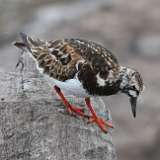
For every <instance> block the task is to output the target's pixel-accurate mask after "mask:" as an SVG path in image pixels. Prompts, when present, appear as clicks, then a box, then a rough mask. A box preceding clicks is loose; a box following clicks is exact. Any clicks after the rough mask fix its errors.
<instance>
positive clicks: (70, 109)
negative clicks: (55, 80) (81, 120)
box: [54, 85, 86, 117]
mask: <svg viewBox="0 0 160 160" xmlns="http://www.w3.org/2000/svg"><path fill="white" fill-rule="evenodd" d="M54 89H55V91H56V93H57V94H58V96H59V97H60V99H61V100H62V102H63V104H64V105H65V106H66V107H67V111H68V112H69V113H76V114H77V115H79V116H82V117H86V115H85V114H84V111H83V109H82V108H78V107H76V106H74V105H73V104H70V103H69V102H68V100H67V99H66V98H65V96H64V95H63V93H62V92H61V89H60V88H59V87H58V86H56V85H55V86H54Z"/></svg>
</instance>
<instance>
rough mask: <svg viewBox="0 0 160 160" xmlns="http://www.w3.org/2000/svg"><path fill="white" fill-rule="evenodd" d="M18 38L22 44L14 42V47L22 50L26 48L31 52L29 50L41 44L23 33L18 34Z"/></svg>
mask: <svg viewBox="0 0 160 160" xmlns="http://www.w3.org/2000/svg"><path fill="white" fill-rule="evenodd" d="M20 37H21V39H22V42H15V43H14V45H15V46H16V47H18V48H20V49H22V50H25V49H26V48H27V49H28V50H29V51H30V52H31V49H32V48H34V47H38V46H40V45H41V44H42V41H40V40H33V39H32V38H31V37H29V36H27V35H26V34H25V33H22V32H21V33H20Z"/></svg>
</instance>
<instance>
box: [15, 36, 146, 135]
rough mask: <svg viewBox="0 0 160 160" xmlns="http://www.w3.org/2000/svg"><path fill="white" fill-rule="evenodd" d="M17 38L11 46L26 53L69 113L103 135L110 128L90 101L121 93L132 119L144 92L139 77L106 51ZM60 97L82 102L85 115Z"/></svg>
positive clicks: (73, 42) (85, 44)
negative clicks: (125, 96)
mask: <svg viewBox="0 0 160 160" xmlns="http://www.w3.org/2000/svg"><path fill="white" fill-rule="evenodd" d="M20 37H21V41H16V42H15V43H14V45H15V46H16V47H18V48H20V49H22V50H23V51H26V52H28V53H29V55H30V57H31V58H32V59H33V60H34V61H35V63H36V66H37V69H38V70H39V72H40V73H42V74H43V75H44V77H45V78H46V79H47V80H48V81H49V82H51V83H52V84H53V89H54V90H55V91H56V93H57V95H58V97H59V98H60V99H61V101H62V102H63V104H64V105H65V106H66V109H67V111H68V112H69V113H73V114H76V115H77V116H81V117H84V118H86V117H87V118H88V119H89V122H90V123H95V124H96V125H97V126H98V127H99V128H100V129H101V130H102V131H103V132H105V133H107V132H108V130H109V128H113V124H112V123H111V122H109V121H105V120H104V119H103V118H102V117H100V116H98V114H97V113H96V111H95V109H94V106H93V105H92V103H91V97H100V96H111V95H115V94H118V93H123V94H125V95H127V96H128V97H129V101H130V104H131V110H132V114H133V117H136V106H137V99H138V97H139V95H140V94H141V93H142V91H143V89H144V84H143V79H142V76H141V74H140V73H139V72H138V71H137V70H136V69H133V68H130V67H125V66H122V65H120V64H119V62H118V60H117V58H116V57H115V55H114V54H113V53H112V52H111V51H110V50H108V49H106V48H105V47H103V46H102V45H101V44H99V43H96V42H93V41H91V40H84V39H80V38H64V39H60V40H49V41H47V40H41V39H35V38H33V37H30V36H28V35H26V34H25V33H20ZM64 93H68V94H70V95H74V96H76V97H81V98H84V101H85V104H86V106H87V108H88V110H89V114H88V115H86V114H85V113H84V110H83V109H82V108H81V107H77V106H75V105H73V104H71V103H70V102H69V101H68V100H67V98H66V97H65V95H64Z"/></svg>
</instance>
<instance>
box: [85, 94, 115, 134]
mask: <svg viewBox="0 0 160 160" xmlns="http://www.w3.org/2000/svg"><path fill="white" fill-rule="evenodd" d="M85 102H86V105H87V107H88V108H89V110H90V112H91V114H92V115H91V116H89V122H90V123H96V124H97V125H98V127H99V128H100V129H101V130H102V131H103V132H105V133H107V132H108V128H113V125H112V123H111V122H107V121H105V120H104V119H103V118H101V117H98V116H97V114H96V112H95V110H94V108H93V107H92V105H91V101H90V98H89V97H86V98H85Z"/></svg>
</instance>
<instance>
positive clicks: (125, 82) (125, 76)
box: [118, 66, 129, 90]
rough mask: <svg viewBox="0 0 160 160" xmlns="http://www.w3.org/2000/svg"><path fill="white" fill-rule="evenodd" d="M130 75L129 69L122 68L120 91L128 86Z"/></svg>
mask: <svg viewBox="0 0 160 160" xmlns="http://www.w3.org/2000/svg"><path fill="white" fill-rule="evenodd" d="M128 75H129V68H127V67H123V66H120V68H119V75H118V77H119V81H120V85H119V88H120V90H123V89H124V87H126V86H127V85H128V81H129V79H128Z"/></svg>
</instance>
